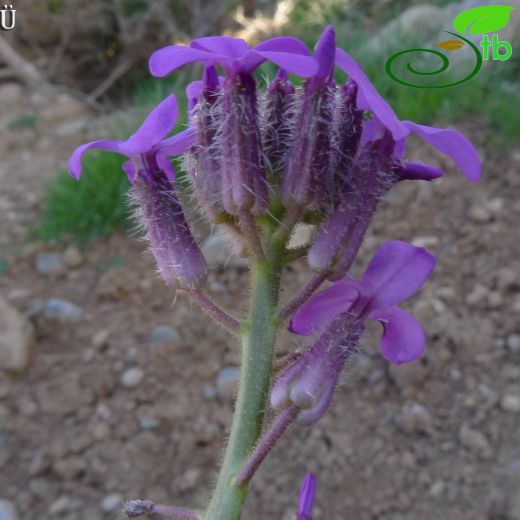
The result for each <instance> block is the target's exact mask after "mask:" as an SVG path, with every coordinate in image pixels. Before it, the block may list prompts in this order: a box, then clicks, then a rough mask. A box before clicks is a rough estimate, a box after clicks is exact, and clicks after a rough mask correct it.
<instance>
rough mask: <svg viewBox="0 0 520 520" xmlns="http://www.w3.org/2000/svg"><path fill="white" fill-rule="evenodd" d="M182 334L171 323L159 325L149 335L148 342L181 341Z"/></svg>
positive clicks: (154, 343) (155, 343) (153, 343)
mask: <svg viewBox="0 0 520 520" xmlns="http://www.w3.org/2000/svg"><path fill="white" fill-rule="evenodd" d="M180 339H181V336H180V334H179V332H178V330H177V329H176V328H175V327H173V326H171V325H158V326H157V327H155V328H154V329H153V330H152V332H150V335H149V336H148V343H150V344H151V345H157V344H160V343H173V342H176V341H180Z"/></svg>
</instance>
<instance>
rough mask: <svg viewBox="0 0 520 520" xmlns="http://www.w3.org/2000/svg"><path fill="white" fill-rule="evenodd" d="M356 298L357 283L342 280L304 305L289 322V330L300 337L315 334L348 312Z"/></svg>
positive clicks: (357, 291)
mask: <svg viewBox="0 0 520 520" xmlns="http://www.w3.org/2000/svg"><path fill="white" fill-rule="evenodd" d="M358 297H359V290H358V282H356V281H355V280H352V279H350V278H343V279H342V280H340V281H338V282H336V283H334V284H332V285H331V286H330V287H327V289H325V290H323V291H320V292H319V293H316V294H315V295H314V296H313V297H312V298H311V299H310V300H309V301H308V302H307V303H305V304H304V305H303V306H302V307H301V308H300V310H299V311H298V312H297V313H296V314H295V315H294V317H293V319H292V320H291V324H290V327H289V330H290V331H291V332H294V333H296V334H300V335H302V336H310V335H312V334H315V333H316V332H318V331H319V330H321V329H322V328H323V327H324V326H325V325H327V323H329V322H330V321H332V320H333V319H334V318H335V317H336V316H337V315H338V314H341V313H342V312H346V311H348V310H349V309H350V308H351V307H352V306H353V305H354V303H355V302H356V300H357V299H358Z"/></svg>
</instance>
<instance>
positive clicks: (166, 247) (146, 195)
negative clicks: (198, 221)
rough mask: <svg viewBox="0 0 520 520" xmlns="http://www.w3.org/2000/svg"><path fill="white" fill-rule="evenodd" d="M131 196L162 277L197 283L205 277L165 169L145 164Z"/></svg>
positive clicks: (201, 259)
mask: <svg viewBox="0 0 520 520" xmlns="http://www.w3.org/2000/svg"><path fill="white" fill-rule="evenodd" d="M150 162H152V161H150ZM133 199H134V201H135V203H136V206H137V213H138V217H139V219H140V220H141V221H142V224H143V227H144V229H145V231H146V235H147V238H148V240H149V242H150V248H151V250H152V253H153V255H154V257H155V260H156V261H157V267H158V268H159V272H160V273H161V276H162V277H163V279H164V281H165V282H166V283H167V284H168V285H171V286H173V285H175V284H176V283H177V282H178V283H179V285H180V286H181V287H184V288H194V287H197V286H198V285H199V284H200V283H202V282H203V281H204V280H205V278H206V275H207V267H206V262H205V260H204V257H203V255H202V253H201V251H200V249H199V247H198V245H197V243H196V242H195V238H194V237H193V234H192V233H191V230H190V228H189V226H188V223H187V221H186V217H185V215H184V210H183V208H182V205H181V203H180V201H179V198H178V195H177V193H176V191H175V188H174V187H173V186H172V184H171V182H170V181H169V180H168V178H167V177H166V175H165V173H164V172H163V171H162V170H160V169H158V168H157V167H156V166H154V165H151V164H147V165H146V168H145V169H142V170H141V174H140V175H139V176H138V177H137V179H136V182H135V184H134V189H133Z"/></svg>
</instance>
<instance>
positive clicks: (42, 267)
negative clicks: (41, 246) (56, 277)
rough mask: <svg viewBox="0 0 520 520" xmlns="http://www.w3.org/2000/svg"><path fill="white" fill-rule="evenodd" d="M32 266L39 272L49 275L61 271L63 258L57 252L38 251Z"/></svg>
mask: <svg viewBox="0 0 520 520" xmlns="http://www.w3.org/2000/svg"><path fill="white" fill-rule="evenodd" d="M34 267H35V268H36V271H38V272H39V273H40V274H45V275H51V274H60V273H61V272H63V260H62V258H61V256H60V255H59V254H57V253H39V254H38V255H37V256H36V259H35V262H34Z"/></svg>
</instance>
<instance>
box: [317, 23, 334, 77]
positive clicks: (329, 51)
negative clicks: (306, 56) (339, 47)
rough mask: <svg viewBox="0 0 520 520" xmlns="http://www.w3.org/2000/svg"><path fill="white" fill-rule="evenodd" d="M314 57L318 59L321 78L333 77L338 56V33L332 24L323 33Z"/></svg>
mask: <svg viewBox="0 0 520 520" xmlns="http://www.w3.org/2000/svg"><path fill="white" fill-rule="evenodd" d="M314 57H315V58H316V60H317V61H318V64H319V67H320V68H319V71H318V74H317V75H318V76H319V77H320V78H324V79H325V78H326V79H328V78H332V75H333V72H334V62H335V57H336V34H335V32H334V28H333V27H332V25H329V26H328V27H327V28H326V29H325V30H324V31H323V33H322V34H321V36H320V39H319V40H318V43H317V45H316V50H315V51H314Z"/></svg>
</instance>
